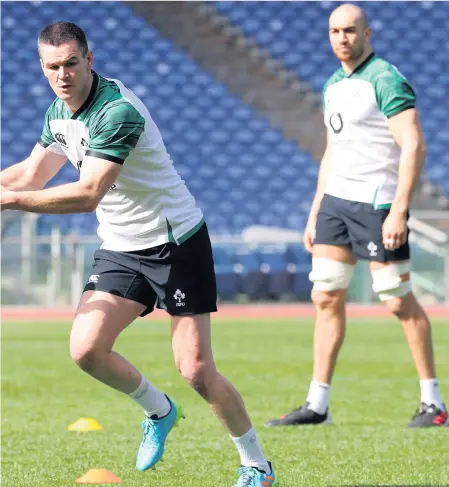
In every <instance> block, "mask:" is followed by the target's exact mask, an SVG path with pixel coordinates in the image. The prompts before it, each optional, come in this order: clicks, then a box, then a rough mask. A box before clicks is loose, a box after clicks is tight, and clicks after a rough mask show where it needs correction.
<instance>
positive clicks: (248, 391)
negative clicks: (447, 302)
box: [1, 319, 449, 487]
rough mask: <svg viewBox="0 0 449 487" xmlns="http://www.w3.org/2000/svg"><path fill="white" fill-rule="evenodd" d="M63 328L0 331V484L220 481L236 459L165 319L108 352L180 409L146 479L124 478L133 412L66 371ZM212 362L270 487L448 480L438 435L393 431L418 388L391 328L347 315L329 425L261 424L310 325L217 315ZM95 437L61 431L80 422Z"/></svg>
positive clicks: (292, 378) (54, 486)
mask: <svg viewBox="0 0 449 487" xmlns="http://www.w3.org/2000/svg"><path fill="white" fill-rule="evenodd" d="M443 321H446V320H439V321H438V320H434V341H435V353H436V359H437V363H438V373H439V376H440V380H441V388H442V392H443V395H444V396H445V397H446V401H449V380H448V378H449V353H448V351H449V326H447V323H446V324H444V323H443ZM69 330H70V325H69V324H68V323H39V322H36V323H26V324H25V323H4V324H3V326H2V440H1V446H2V484H1V485H2V486H3V487H63V486H64V487H65V486H74V485H76V484H75V479H77V478H78V477H80V476H81V475H83V474H84V473H85V472H86V471H87V470H89V469H92V468H107V469H109V470H111V471H112V472H113V473H114V474H115V475H117V476H118V477H120V478H121V479H122V481H123V483H122V484H121V485H123V486H124V487H143V486H148V487H151V486H154V487H194V486H195V487H198V486H201V487H202V486H204V487H215V486H216V487H224V486H228V487H231V486H232V485H233V482H234V480H235V473H236V472H235V469H236V468H238V466H239V459H238V456H237V453H236V451H235V450H234V446H233V444H232V443H231V441H230V440H229V438H228V436H227V434H226V433H225V431H224V430H223V428H222V427H221V425H220V424H219V423H218V422H217V421H216V420H215V418H214V417H213V416H212V414H211V413H210V412H209V410H208V408H207V406H206V404H205V403H204V402H203V401H202V399H201V398H199V397H197V396H196V394H195V393H194V392H193V391H192V390H190V389H189V388H188V386H187V385H185V384H184V382H183V380H182V379H181V378H180V377H179V375H178V373H177V371H176V370H175V367H174V364H173V359H172V355H171V349H170V343H169V328H168V324H167V322H160V321H158V322H152V321H143V320H140V321H138V322H136V323H135V324H134V325H132V326H131V327H130V328H129V329H128V330H127V331H126V332H125V333H123V335H122V336H121V337H120V339H119V341H118V343H117V351H119V352H120V353H122V354H124V355H125V356H126V357H127V358H129V359H130V360H131V361H132V362H133V363H134V364H135V365H136V366H137V367H138V368H139V369H140V370H142V371H143V372H144V373H145V375H146V376H147V377H148V378H149V379H150V380H151V381H152V382H153V383H154V384H155V385H156V386H158V387H160V388H161V389H163V390H165V391H166V392H167V393H169V394H171V395H173V396H174V397H175V398H176V399H177V400H178V401H179V402H181V403H182V404H183V406H184V409H185V412H186V416H187V419H186V420H184V421H181V424H180V427H179V428H176V429H175V430H173V432H172V433H171V434H170V436H169V438H168V440H167V448H166V453H165V457H164V460H165V461H164V463H162V464H160V465H158V468H157V470H156V471H154V472H153V471H150V472H145V473H142V472H138V471H136V470H135V467H134V463H135V454H136V451H137V447H138V444H139V442H140V435H141V430H140V423H141V420H142V419H143V418H142V414H141V412H140V410H139V408H138V406H137V405H136V404H134V403H133V402H132V401H130V400H129V399H128V398H126V397H125V396H123V395H121V394H119V393H117V392H115V391H112V390H109V389H108V388H106V387H105V386H103V385H102V384H100V383H98V382H96V381H95V380H94V379H92V378H90V377H89V376H87V375H85V374H84V373H83V372H81V371H80V370H78V369H77V368H76V366H74V365H73V364H72V363H71V360H70V358H69V352H68V338H69ZM213 341H214V350H215V357H216V361H217V364H218V367H219V369H220V371H221V372H222V373H223V374H225V375H226V376H227V377H228V378H229V379H230V380H231V381H232V382H233V383H234V384H235V386H236V387H237V388H238V389H239V391H240V392H241V394H242V395H243V398H244V399H245V402H246V405H247V407H248V409H249V412H250V415H251V417H252V420H253V422H254V425H255V427H256V430H257V432H258V435H259V438H260V441H261V443H262V445H263V447H264V450H265V452H266V454H267V456H268V458H269V459H271V460H272V461H273V464H274V465H275V468H276V470H277V474H278V477H279V487H302V486H304V487H315V486H317V487H318V486H320V487H334V486H335V487H337V486H339V487H343V486H348V487H349V486H360V487H361V486H364V487H371V486H373V487H374V486H401V487H402V486H449V428H438V429H437V428H434V429H430V430H408V429H406V428H405V426H406V424H407V422H408V421H409V419H410V417H411V415H412V414H413V413H414V411H415V409H416V408H417V407H418V404H419V385H418V381H417V378H416V375H415V370H414V367H413V364H412V361H411V358H410V355H409V351H408V348H407V346H406V344H405V340H404V338H403V335H402V331H401V328H400V326H399V325H398V324H397V323H395V322H394V321H393V320H385V319H377V320H352V321H350V323H349V325H348V331H347V336H346V343H345V345H344V347H343V350H342V353H341V356H340V361H339V363H338V366H337V371H336V376H335V380H334V383H333V390H332V402H331V410H332V415H333V419H334V423H335V424H334V425H333V426H320V427H306V428H290V429H268V428H265V427H263V423H264V421H266V420H267V419H270V418H272V417H273V416H277V415H280V414H283V413H285V412H287V411H289V410H290V409H292V408H293V407H296V406H298V405H299V404H300V403H301V402H302V401H303V400H304V398H305V396H306V394H307V389H308V384H309V381H310V374H311V370H312V322H311V321H310V320H306V319H296V320H293V319H277V320H276V319H274V320H273V319H272V320H240V321H238V320H226V321H225V320H218V319H217V320H216V321H215V322H214V326H213ZM85 416H87V417H93V418H96V419H97V420H98V421H99V422H100V423H101V424H102V425H103V426H104V431H100V432H92V433H73V432H69V431H68V430H67V426H68V425H69V424H70V423H72V422H74V421H75V420H76V419H78V418H80V417H85Z"/></svg>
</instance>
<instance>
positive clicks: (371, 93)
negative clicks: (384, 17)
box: [323, 53, 416, 208]
mask: <svg viewBox="0 0 449 487" xmlns="http://www.w3.org/2000/svg"><path fill="white" fill-rule="evenodd" d="M415 101H416V95H415V93H414V91H413V88H412V87H411V86H410V84H409V83H408V82H407V80H406V79H405V78H404V77H403V76H402V75H401V73H400V72H399V71H398V70H397V69H396V68H395V67H394V66H393V65H392V64H390V63H388V62H387V61H384V60H383V59H380V58H378V57H377V56H376V55H375V54H374V53H373V54H371V55H370V56H369V57H368V58H367V59H366V60H365V61H364V62H363V63H362V64H361V65H360V66H358V67H357V68H356V69H355V70H354V71H353V72H352V73H350V74H347V73H346V72H345V71H344V70H343V68H341V69H339V70H338V71H336V72H335V73H334V74H333V76H331V78H329V80H328V81H327V83H326V84H325V86H324V89H323V107H324V120H325V124H326V127H328V128H329V129H330V140H329V147H330V158H331V162H330V170H329V175H328V179H327V182H326V187H325V193H327V194H330V195H332V196H336V197H338V198H343V199H346V200H351V201H358V202H360V203H371V204H372V205H373V206H374V207H375V208H388V207H389V206H390V205H391V203H392V201H393V200H394V197H395V194H396V188H397V184H398V169H399V158H400V154H401V149H400V147H399V145H398V144H397V143H396V141H395V140H394V138H393V136H392V134H391V133H390V131H389V129H388V124H387V120H388V118H390V117H392V116H393V115H396V114H398V113H400V112H402V111H404V110H407V109H409V108H414V106H415Z"/></svg>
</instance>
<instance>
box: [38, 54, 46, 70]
mask: <svg viewBox="0 0 449 487" xmlns="http://www.w3.org/2000/svg"><path fill="white" fill-rule="evenodd" d="M39 62H40V63H41V68H42V72H43V73H44V74H45V71H44V61H42V58H41V57H40V56H39Z"/></svg>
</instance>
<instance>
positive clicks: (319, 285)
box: [309, 257, 354, 299]
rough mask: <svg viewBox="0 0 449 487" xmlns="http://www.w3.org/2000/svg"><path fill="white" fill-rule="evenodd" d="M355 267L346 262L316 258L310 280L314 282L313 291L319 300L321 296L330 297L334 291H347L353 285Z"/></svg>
mask: <svg viewBox="0 0 449 487" xmlns="http://www.w3.org/2000/svg"><path fill="white" fill-rule="evenodd" d="M353 273H354V266H353V265H352V264H347V263H346V262H339V261H337V260H333V259H325V258H321V257H314V258H313V259H312V272H311V273H310V274H309V279H310V280H311V281H312V282H313V290H314V291H318V292H317V293H315V294H316V295H317V299H325V298H324V297H320V296H321V294H324V295H330V293H331V292H332V291H337V290H340V289H347V288H348V287H349V284H350V283H351V279H352V274H353Z"/></svg>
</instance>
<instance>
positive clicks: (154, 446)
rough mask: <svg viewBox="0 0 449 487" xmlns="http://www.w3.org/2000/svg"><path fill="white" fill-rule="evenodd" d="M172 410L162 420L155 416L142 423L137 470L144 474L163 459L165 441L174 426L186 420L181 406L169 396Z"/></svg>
mask: <svg viewBox="0 0 449 487" xmlns="http://www.w3.org/2000/svg"><path fill="white" fill-rule="evenodd" d="M166 397H167V399H168V400H169V402H170V405H171V409H170V411H169V413H168V414H167V415H165V416H163V417H162V418H158V417H157V416H155V415H153V416H151V418H146V419H145V420H144V422H143V423H142V429H143V439H142V442H141V443H140V446H139V451H138V452H137V459H136V468H137V470H141V471H142V472H143V471H145V470H148V469H149V468H153V469H154V468H155V467H154V466H155V465H156V463H157V462H158V461H159V460H161V459H162V455H163V454H164V450H165V439H166V438H167V435H168V433H170V431H171V429H172V428H173V426H176V425H177V424H178V421H179V420H180V419H181V418H184V417H185V416H184V412H183V410H182V407H181V406H180V405H177V404H175V402H174V401H172V400H171V399H170V398H169V397H168V396H166Z"/></svg>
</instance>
